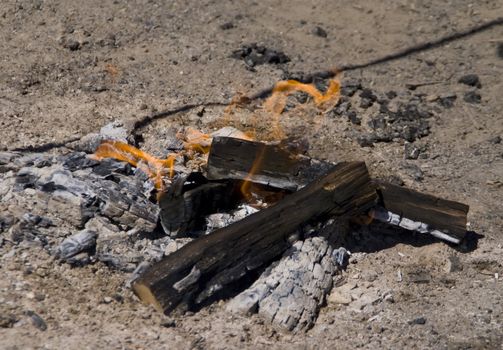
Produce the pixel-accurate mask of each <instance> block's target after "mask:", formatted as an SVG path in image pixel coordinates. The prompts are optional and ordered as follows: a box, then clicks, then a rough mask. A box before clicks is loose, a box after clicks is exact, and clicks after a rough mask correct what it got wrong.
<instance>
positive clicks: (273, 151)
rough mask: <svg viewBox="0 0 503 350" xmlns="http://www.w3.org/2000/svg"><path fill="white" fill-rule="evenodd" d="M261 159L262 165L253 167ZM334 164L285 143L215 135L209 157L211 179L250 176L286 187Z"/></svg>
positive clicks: (293, 186) (291, 187)
mask: <svg viewBox="0 0 503 350" xmlns="http://www.w3.org/2000/svg"><path fill="white" fill-rule="evenodd" d="M257 161H259V162H260V165H259V166H258V167H256V169H255V170H256V171H253V172H252V174H250V172H251V171H252V169H254V165H256V162H257ZM332 166H333V164H330V163H326V162H320V161H317V160H314V159H311V158H309V157H305V156H302V155H299V154H295V153H294V152H292V151H290V150H289V149H287V147H285V146H282V145H271V144H265V143H262V142H255V141H247V140H242V139H236V138H231V137H215V138H213V141H212V143H211V149H210V153H209V158H208V166H207V177H208V179H209V180H222V179H235V180H245V179H247V180H249V181H251V182H253V183H259V184H263V185H268V186H272V187H276V188H281V189H284V190H290V191H296V190H297V189H299V188H300V187H302V186H304V185H306V184H307V183H309V182H311V181H312V180H314V179H315V178H318V177H319V176H321V175H323V174H325V173H327V171H328V170H330V169H331V168H332Z"/></svg>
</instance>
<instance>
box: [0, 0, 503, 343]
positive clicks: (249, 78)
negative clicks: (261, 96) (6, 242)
mask: <svg viewBox="0 0 503 350" xmlns="http://www.w3.org/2000/svg"><path fill="white" fill-rule="evenodd" d="M502 14H503V4H502V3H501V1H497V0H488V1H484V2H473V1H465V0H459V1H451V2H440V1H415V0H402V1H389V0H386V1H380V2H379V3H377V2H370V1H362V0H353V1H328V0H327V1H323V0H320V1H282V2H277V1H260V2H252V1H192V0H189V1H169V2H168V1H153V0H152V1H147V0H144V1H142V0H137V1H94V0H91V1H85V2H84V1H83V2H77V1H64V0H60V1H52V0H36V1H34V0H26V1H23V0H18V1H11V0H5V1H2V2H1V4H0V38H1V39H0V136H1V137H0V148H1V149H3V150H12V149H14V148H20V147H27V146H30V145H35V146H36V145H40V144H43V143H46V142H56V143H57V142H64V141H65V140H69V139H74V138H78V137H81V136H83V135H85V134H87V133H89V132H93V131H96V130H98V129H99V127H101V126H102V125H105V124H106V123H108V122H110V121H111V120H114V119H123V120H137V119H139V118H141V117H143V116H144V115H146V114H148V113H150V112H154V111H159V110H163V109H166V108H171V107H177V106H181V105H183V104H186V103H200V102H206V101H221V102H227V101H229V99H230V98H231V97H232V96H233V95H234V94H235V93H236V92H245V93H253V92H255V91H258V90H260V89H262V88H265V87H269V86H271V85H272V84H274V82H276V81H278V80H280V79H281V78H282V76H283V71H284V70H285V69H287V70H288V71H289V72H295V71H302V72H312V71H316V70H320V69H325V68H328V67H332V66H334V65H342V64H345V63H354V62H365V61H367V60H369V59H372V58H376V57H380V56H382V55H385V54H388V53H391V52H394V51H396V50H399V49H402V48H405V47H407V46H410V45H414V44H417V43H420V42H423V41H426V40H431V39H433V38H437V37H440V36H443V35H445V34H450V33H453V32H455V31H458V30H462V29H465V28H468V27H471V26H473V25H477V24H480V23H482V22H485V21H487V20H491V19H494V18H496V17H497V16H501V15H502ZM229 23H232V25H230V24H229ZM225 24H226V25H225ZM223 25H224V26H223ZM317 26H319V27H321V28H323V29H324V30H325V31H326V33H327V35H326V37H323V36H319V35H315V34H314V32H313V31H314V29H315V27H317ZM229 27H231V28H229ZM502 38H503V26H499V27H495V28H493V29H491V30H489V31H486V32H483V33H479V34H477V35H475V36H471V37H469V38H465V39H462V40H459V41H456V42H453V43H450V44H449V45H446V46H443V47H441V48H436V49H434V50H430V51H427V52H422V53H419V54H416V55H413V56H410V57H407V58H404V59H401V60H397V61H394V62H390V63H384V64H382V65H379V66H375V67H372V68H366V69H363V70H359V71H354V72H351V73H347V74H346V75H345V76H344V78H343V79H344V80H345V79H359V80H360V81H361V82H362V84H363V85H364V86H366V87H370V88H372V89H373V90H375V91H379V92H382V93H385V92H386V91H390V90H394V91H402V90H406V84H407V83H421V82H436V83H435V84H432V85H426V86H422V87H419V88H417V90H416V92H418V93H424V94H425V95H426V96H436V95H442V94H446V93H455V94H456V95H457V96H458V98H457V99H456V101H454V106H453V107H452V108H443V109H440V110H439V112H438V113H436V114H435V115H434V117H433V119H432V121H431V134H430V135H429V136H427V137H425V138H423V139H421V140H420V142H421V143H422V144H425V145H427V147H428V155H429V156H428V158H425V159H418V160H404V156H403V147H404V146H403V143H400V142H391V143H379V144H376V145H375V147H372V148H368V147H365V148H362V147H360V146H359V144H358V143H357V142H356V140H355V139H354V137H353V134H352V128H354V127H355V126H353V125H352V124H351V123H349V122H347V121H345V120H337V119H333V120H330V121H327V122H326V123H325V126H326V127H324V128H322V129H321V130H317V131H316V132H311V133H310V131H308V132H307V134H308V135H309V136H310V137H312V139H311V141H312V142H311V151H310V152H311V154H312V155H313V156H316V157H318V158H325V159H328V160H341V159H364V160H366V161H367V164H368V165H369V168H370V169H371V171H372V173H373V174H374V175H381V176H388V175H396V176H399V177H400V178H401V179H402V180H403V181H404V183H405V184H406V185H408V186H410V187H413V188H416V189H419V190H423V191H426V192H430V193H434V194H438V195H440V196H444V197H446V198H449V199H452V200H458V201H461V202H465V203H467V204H469V205H470V214H469V221H470V223H471V229H472V230H474V231H475V232H477V234H479V235H482V236H483V238H481V239H480V240H479V241H478V246H477V248H476V249H474V250H473V249H472V250H470V251H469V252H462V251H460V250H459V249H458V250H457V249H455V248H453V247H450V246H448V245H446V244H444V243H441V242H437V241H433V240H426V241H424V240H422V239H420V238H417V237H408V238H400V237H391V238H389V237H385V236H378V241H380V242H381V243H379V242H377V243H376V241H375V240H374V241H373V242H372V244H369V245H368V246H365V245H363V244H360V245H359V246H358V247H359V248H358V249H357V250H358V252H357V254H355V255H354V256H353V258H352V262H353V263H351V264H350V265H349V267H348V269H347V271H345V272H344V274H343V278H344V279H345V280H346V281H347V283H353V284H355V285H356V287H355V288H356V289H357V290H358V293H357V294H358V295H357V296H356V299H357V300H356V301H355V302H357V301H358V300H363V301H366V303H364V307H363V308H361V309H360V308H359V307H356V306H355V304H354V303H351V304H350V305H348V306H345V305H339V304H328V305H327V307H325V308H324V309H323V310H322V311H321V313H320V316H319V319H318V322H317V324H316V326H315V327H314V328H313V329H311V330H310V331H309V332H307V333H306V334H300V335H290V334H287V333H283V332H281V331H278V330H275V329H273V328H272V327H271V326H269V325H266V324H263V322H262V321H261V320H260V319H258V318H257V317H249V318H246V317H238V316H233V315H229V314H227V313H226V312H225V310H224V309H223V308H222V305H221V304H218V305H213V306H212V307H209V308H206V309H204V310H202V311H201V312H199V313H195V314H188V315H184V316H177V317H174V318H166V317H161V315H158V314H157V313H155V312H154V311H153V310H150V309H149V308H147V307H144V306H142V305H140V304H139V303H138V301H137V300H136V298H135V297H134V296H133V295H132V293H131V292H130V291H129V290H128V289H126V288H125V287H124V286H123V285H124V283H123V281H124V278H125V276H124V275H122V274H119V273H117V272H114V271H111V270H110V269H108V268H107V267H105V266H102V265H100V264H96V265H93V266H88V267H85V268H78V269H72V268H70V267H68V266H66V265H61V264H58V263H56V262H54V261H53V260H52V259H50V258H49V257H48V255H47V253H46V252H45V251H43V250H36V249H28V250H23V249H11V247H6V246H3V247H2V248H0V253H1V254H2V256H1V260H0V270H1V274H2V278H1V280H0V317H2V327H7V328H0V348H2V349H29V348H34V349H35V348H40V349H46V348H47V349H57V348H73V349H86V348H89V349H94V348H107V349H142V348H145V349H147V348H150V349H157V348H170V349H173V348H174V349H178V348H180V349H181V348H201V349H203V348H218V349H223V348H243V349H244V348H250V349H251V348H302V349H304V348H307V349H310V348H313V349H314V348H330V349H334V348H340V349H343V348H346V349H351V348H372V349H374V348H395V349H400V348H428V349H430V348H434V349H458V348H460V349H485V348H488V349H501V348H502V345H501V344H502V342H503V300H502V297H503V293H502V287H503V283H502V279H501V278H499V279H498V278H497V277H498V275H497V274H499V276H501V275H502V274H503V268H502V257H503V237H502V232H501V230H502V228H503V213H502V210H501V204H502V203H503V186H502V183H503V142H502V141H501V139H499V142H498V138H497V137H498V136H500V137H503V116H502V109H503V99H502V98H501V92H502V91H503V80H502V79H501V77H502V75H503V58H502V55H503V54H502V53H501V50H502V49H501V48H500V53H499V55H498V45H501V43H502V40H503V39H502ZM253 42H258V43H262V44H263V45H265V46H267V47H269V48H273V49H276V50H280V51H283V52H284V53H286V54H287V55H288V56H289V57H290V59H291V61H290V62H289V63H287V64H284V65H270V64H267V65H261V66H257V67H255V71H252V70H249V69H246V65H245V64H244V62H243V61H240V60H236V59H233V58H231V57H230V56H231V54H232V52H233V51H234V50H236V49H239V48H240V46H241V45H242V44H249V43H253ZM468 73H475V74H478V76H479V77H480V81H481V84H482V87H481V88H480V89H478V90H477V91H478V92H479V93H480V95H481V97H482V99H481V103H479V104H477V103H475V104H473V103H468V102H465V101H464V100H463V96H464V94H465V93H466V92H468V91H470V90H473V88H470V87H468V86H466V85H463V84H459V83H458V82H457V81H458V79H459V77H460V76H462V75H464V74H468ZM209 113H222V110H219V109H209ZM194 114H195V112H188V113H186V114H181V115H180V116H177V117H176V122H177V123H179V124H184V125H193V126H195V127H197V126H198V123H199V122H198V121H197V117H195V116H194ZM169 123H170V121H166V120H162V121H159V122H157V123H154V124H152V125H149V126H147V127H146V128H145V129H144V130H143V131H142V132H143V137H144V139H145V140H150V141H149V142H150V143H151V144H152V142H153V141H152V135H155V132H156V129H158V128H161V127H166V125H168V124H169ZM306 125H307V126H308V128H307V129H309V126H310V125H311V123H310V122H306ZM314 135H316V137H313V136H314ZM149 137H150V139H149ZM145 146H146V147H148V146H149V145H148V142H147V144H146V145H145ZM411 164H412V166H411ZM417 168H419V169H420V170H421V172H422V178H421V179H419V180H418V179H417V178H416V177H415V175H414V173H413V172H411V170H410V169H415V170H416V171H417ZM452 261H454V262H455V263H454V264H453V263H452ZM453 265H454V266H453ZM399 271H400V273H401V274H402V275H403V276H404V277H403V279H402V281H400V279H399V278H398V276H397V274H398V272H399ZM418 275H419V276H421V278H419V279H417V278H416V279H415V280H414V278H412V277H411V276H418ZM418 282H421V283H418ZM388 292H389V293H388ZM386 293H388V294H391V295H392V296H393V297H392V298H388V299H387V300H380V301H379V300H374V299H375V298H374V299H373V297H372V296H374V295H376V294H377V295H383V294H386ZM26 310H33V311H35V312H36V313H37V314H38V315H40V316H41V317H42V318H43V319H44V320H45V322H46V324H47V329H46V330H45V331H42V330H40V329H38V328H36V327H35V326H34V325H33V324H32V322H31V320H30V318H29V317H28V316H27V315H26ZM421 317H422V318H424V319H420V318H421ZM10 318H13V319H15V321H13V322H10V321H9V319H10ZM418 318H419V320H418ZM414 320H415V321H414ZM422 321H425V322H422Z"/></svg>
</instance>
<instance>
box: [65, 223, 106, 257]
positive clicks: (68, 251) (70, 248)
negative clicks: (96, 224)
mask: <svg viewBox="0 0 503 350" xmlns="http://www.w3.org/2000/svg"><path fill="white" fill-rule="evenodd" d="M97 236H98V235H97V233H96V232H94V231H90V230H82V231H80V232H78V233H76V234H74V235H72V236H70V237H68V238H65V239H64V240H63V242H61V244H60V245H59V246H58V247H57V249H56V256H57V257H59V258H60V259H62V260H68V259H69V258H71V257H73V256H75V255H77V254H78V253H80V252H83V251H85V250H89V249H92V248H94V247H95V245H96V237H97Z"/></svg>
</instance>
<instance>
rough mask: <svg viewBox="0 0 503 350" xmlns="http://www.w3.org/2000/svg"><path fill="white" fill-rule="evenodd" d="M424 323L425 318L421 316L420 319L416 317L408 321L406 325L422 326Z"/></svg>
mask: <svg viewBox="0 0 503 350" xmlns="http://www.w3.org/2000/svg"><path fill="white" fill-rule="evenodd" d="M425 323H426V318H425V317H423V316H421V317H417V318H415V319H413V320H410V321H409V322H408V324H411V325H412V324H420V325H423V324H425Z"/></svg>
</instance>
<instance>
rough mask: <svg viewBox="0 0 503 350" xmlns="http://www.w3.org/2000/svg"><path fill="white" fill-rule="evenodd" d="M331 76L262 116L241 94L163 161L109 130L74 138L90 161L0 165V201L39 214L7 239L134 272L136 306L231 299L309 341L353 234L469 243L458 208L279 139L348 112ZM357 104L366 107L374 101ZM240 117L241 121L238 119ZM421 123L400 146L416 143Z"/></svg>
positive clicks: (42, 156)
mask: <svg viewBox="0 0 503 350" xmlns="http://www.w3.org/2000/svg"><path fill="white" fill-rule="evenodd" d="M339 79H340V77H338V76H336V77H335V78H333V79H331V80H329V81H328V84H327V85H326V88H325V89H324V92H321V91H320V90H319V89H318V88H317V87H316V86H315V85H314V84H304V83H300V82H298V81H294V80H288V81H282V82H279V83H278V84H277V85H276V87H275V88H274V89H273V91H272V94H271V96H270V97H269V98H268V99H267V100H266V101H265V103H264V104H263V105H262V106H252V105H251V102H250V101H249V100H248V99H246V97H244V96H242V95H239V96H237V97H236V98H235V99H234V100H233V102H232V103H231V104H230V105H229V106H227V108H226V109H225V110H224V112H223V115H222V117H221V118H220V119H219V120H217V121H215V122H214V125H213V127H214V129H216V130H212V131H210V129H209V128H207V130H197V129H195V128H189V127H185V128H183V129H182V130H180V131H179V132H178V134H177V135H176V141H177V143H178V144H179V145H178V146H177V148H176V149H173V150H171V151H170V152H169V153H168V154H167V155H166V156H165V157H163V158H158V157H154V156H153V155H151V154H149V153H147V152H145V151H144V150H141V149H139V148H137V147H135V146H133V145H131V144H130V143H128V135H127V132H126V131H125V128H124V127H123V126H122V125H120V124H117V125H115V124H114V125H111V126H107V127H105V129H106V128H111V129H113V132H112V133H110V132H108V131H109V130H108V129H107V130H105V131H106V132H104V134H112V135H113V136H114V137H110V138H107V137H101V136H99V135H98V136H99V137H98V136H96V137H94V136H93V137H90V138H89V139H86V138H84V141H85V142H82V143H81V144H84V146H81V147H82V148H81V149H84V150H86V151H87V153H84V152H73V153H70V154H67V155H61V156H52V155H49V154H47V153H34V154H31V155H20V154H16V153H12V154H11V153H9V154H4V155H2V154H0V156H1V157H0V165H2V164H4V165H2V166H3V167H11V168H8V169H6V170H5V171H12V172H13V174H14V175H13V176H12V177H9V178H8V180H7V181H6V182H5V184H6V186H9V187H8V188H9V189H10V188H12V191H11V192H9V193H8V196H10V197H12V198H15V199H16V200H18V201H19V202H22V201H26V200H27V199H26V198H25V197H23V196H26V195H27V194H28V195H32V196H34V198H36V201H34V202H36V203H37V204H38V205H39V206H40V208H39V209H37V210H39V213H40V216H27V217H26V218H24V217H23V220H21V221H20V222H18V223H16V224H15V225H13V226H12V227H10V228H9V230H10V231H9V232H11V236H12V238H11V239H12V240H13V241H15V240H17V239H19V240H22V239H29V240H30V241H31V242H38V243H37V244H41V245H42V246H45V247H47V249H48V250H50V251H51V253H53V254H54V255H56V256H57V257H58V258H59V259H60V260H62V261H64V262H67V263H69V264H72V265H75V266H79V265H85V264H88V263H92V262H95V261H101V262H102V263H105V264H107V265H109V266H111V267H112V268H114V269H118V270H121V271H124V272H129V273H132V275H131V279H130V281H129V283H130V285H131V287H132V289H133V291H134V292H135V294H136V295H137V296H138V298H139V299H140V300H141V301H143V302H145V303H148V304H151V305H153V306H154V307H155V308H156V309H158V310H159V311H162V312H164V313H171V312H179V311H183V310H198V309H200V308H202V307H204V306H206V305H210V304H211V303H213V302H215V301H217V300H228V303H227V306H226V307H227V308H228V310H230V311H232V312H238V313H258V314H259V315H260V316H261V317H263V318H264V319H265V320H267V321H269V322H271V323H274V324H276V325H278V326H280V327H282V328H285V329H288V330H290V331H294V332H297V331H303V330H306V329H308V328H310V327H311V326H312V325H313V324H314V322H315V321H316V317H317V315H318V312H319V309H320V308H321V307H322V306H323V305H324V303H325V300H326V297H327V295H328V293H329V292H330V290H331V289H332V287H333V283H334V282H333V281H334V276H335V275H336V274H338V273H339V272H340V270H341V269H343V268H344V265H345V263H346V262H347V257H348V254H350V252H348V251H347V250H346V249H345V248H344V247H343V246H344V240H345V237H346V236H347V235H348V233H349V232H350V231H351V230H354V229H355V227H366V225H369V224H370V225H373V224H375V222H380V223H382V224H381V225H385V226H386V227H392V228H394V229H395V230H396V231H397V232H401V231H402V230H408V231H414V232H418V233H420V234H427V235H431V236H433V237H436V238H438V239H441V240H444V241H446V242H448V243H449V244H453V245H456V244H459V243H461V242H462V241H463V239H464V237H465V234H466V224H467V213H468V206H466V205H464V204H461V203H457V202H453V201H449V200H445V199H441V198H438V197H435V196H432V195H429V194H424V193H419V192H417V191H414V190H411V189H407V188H405V187H401V186H398V185H395V184H392V183H389V182H386V181H383V180H381V179H373V178H372V177H371V176H370V174H369V171H368V169H367V166H366V164H365V163H364V162H361V161H354V162H339V163H331V162H328V161H324V160H318V159H314V158H312V157H310V156H308V155H307V152H306V151H307V148H308V147H307V145H306V143H305V142H303V140H300V139H296V138H292V137H289V136H288V132H287V131H285V128H284V126H285V124H287V123H288V122H285V120H286V121H287V119H285V118H288V116H289V115H290V114H292V113H296V114H297V115H300V116H303V115H305V114H308V113H303V111H304V110H305V109H306V110H307V109H309V108H314V109H316V111H317V114H318V115H319V116H320V120H323V118H326V114H328V113H334V111H335V113H339V112H338V111H339V110H342V109H343V108H342V107H341V106H345V107H344V108H346V109H347V108H349V107H348V105H347V101H341V84H340V81H339ZM348 88H350V89H353V92H352V93H354V90H355V89H361V86H360V87H358V86H355V85H349V86H346V89H348ZM346 93H347V92H346ZM350 93H351V92H350ZM362 95H365V100H366V101H367V100H368V101H367V102H368V103H370V102H372V103H373V101H374V100H375V96H373V95H372V92H371V91H370V92H369V91H366V90H363V91H362ZM299 96H302V97H303V98H302V100H303V101H302V102H301V103H298V102H297V103H296V102H295V97H299ZM292 101H293V102H292ZM244 110H247V111H249V112H250V113H249V114H251V117H250V118H249V120H245V121H243V120H242V119H240V118H239V116H240V114H241V112H243V111H244ZM406 112H407V113H416V114H417V115H418V116H419V115H421V116H427V114H424V113H422V111H418V110H417V109H411V108H409V109H407V110H406ZM341 113H342V112H341ZM393 113H395V114H394V115H393V118H394V121H396V120H397V121H396V122H395V125H394V126H393V127H395V128H398V127H401V126H400V122H403V123H405V117H404V118H402V116H403V115H405V112H404V111H403V110H397V111H396V112H393ZM351 118H353V117H351ZM400 118H402V119H403V120H401V119H400ZM421 118H423V117H421ZM421 118H416V119H414V120H411V121H410V123H409V124H406V127H407V130H405V129H406V128H405V127H404V128H403V130H404V131H403V135H402V134H399V133H398V132H397V134H398V135H399V136H398V137H403V138H409V137H416V136H418V135H419V134H420V132H426V131H427V127H424V128H423V129H421V128H419V125H423V126H424V125H425V123H426V122H425V120H424V119H421ZM418 120H419V121H418ZM353 121H354V118H353V119H351V122H352V123H353ZM305 123H306V124H309V125H311V124H315V122H314V121H313V120H308V121H305ZM411 123H415V124H414V125H417V126H418V127H417V128H416V129H415V130H416V131H414V133H411V130H412V129H413V128H412V127H409V125H412V124H411ZM375 124H376V125H377V124H379V125H384V126H386V127H388V126H387V125H385V121H382V120H381V121H379V123H377V121H376V122H375ZM388 129H390V128H388ZM396 130H398V129H396ZM203 131H207V133H206V132H203ZM405 131H407V134H405ZM117 135H119V136H117ZM89 140H90V141H89ZM376 140H377V139H376ZM89 151H91V152H94V153H93V154H92V155H89V154H88V153H91V152H89ZM2 157H3V158H5V160H2V159H3V158H2ZM5 164H7V165H5ZM26 193H27V194H26ZM21 194H22V195H21ZM44 215H47V216H51V218H54V221H51V220H49V219H46V218H45V216H44ZM57 220H59V221H57ZM42 224H43V225H45V227H50V226H51V225H57V224H60V225H61V226H64V225H70V226H71V227H73V228H78V229H79V230H80V231H78V232H77V233H73V234H69V233H65V234H62V237H51V236H48V237H49V238H45V236H44V235H43V234H42V233H41V232H39V231H37V230H39V229H40V230H42V231H43V230H44V227H42V228H35V227H40V226H41V225H42ZM37 225H38V226H37ZM42 237H44V238H42ZM54 247H55V248H54Z"/></svg>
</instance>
